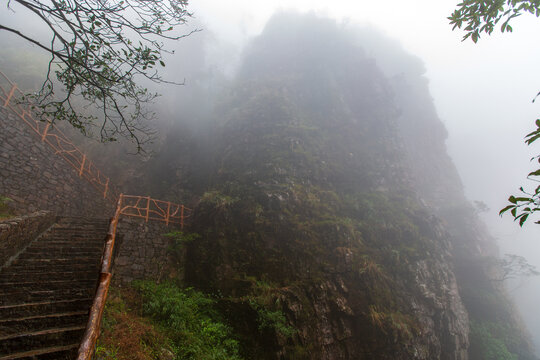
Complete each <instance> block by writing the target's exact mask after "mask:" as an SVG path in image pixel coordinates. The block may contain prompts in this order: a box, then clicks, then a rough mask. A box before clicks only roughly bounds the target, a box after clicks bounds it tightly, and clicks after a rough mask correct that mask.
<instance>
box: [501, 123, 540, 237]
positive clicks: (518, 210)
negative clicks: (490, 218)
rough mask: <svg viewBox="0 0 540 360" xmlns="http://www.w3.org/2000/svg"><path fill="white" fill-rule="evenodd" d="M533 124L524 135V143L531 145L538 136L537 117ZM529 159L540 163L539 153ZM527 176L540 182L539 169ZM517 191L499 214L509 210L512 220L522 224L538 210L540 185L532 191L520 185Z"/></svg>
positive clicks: (539, 133)
mask: <svg viewBox="0 0 540 360" xmlns="http://www.w3.org/2000/svg"><path fill="white" fill-rule="evenodd" d="M535 124H536V130H534V131H532V132H530V133H529V134H527V136H526V137H525V143H526V144H527V145H531V144H532V143H533V142H535V141H536V140H538V139H539V138H540V119H537V120H536V123H535ZM531 161H537V162H539V163H540V155H539V156H535V157H533V158H532V159H531ZM527 178H528V179H530V180H532V181H534V182H540V169H537V170H535V171H531V172H530V173H529V175H528V176H527ZM519 191H520V192H521V194H520V196H514V195H512V196H510V197H509V198H508V202H509V203H510V204H509V205H507V206H506V207H505V208H504V209H502V210H501V211H500V212H499V215H503V214H504V213H506V212H508V211H509V212H510V214H511V215H512V216H513V217H514V221H519V226H523V224H524V223H525V221H527V219H528V218H529V217H530V216H531V215H535V214H537V212H538V211H540V185H538V186H536V188H535V189H534V190H532V191H526V190H525V189H523V187H520V188H519ZM535 223H536V224H540V220H538V221H535Z"/></svg>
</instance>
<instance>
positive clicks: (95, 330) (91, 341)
mask: <svg viewBox="0 0 540 360" xmlns="http://www.w3.org/2000/svg"><path fill="white" fill-rule="evenodd" d="M122 197H123V195H122V194H120V196H119V197H118V204H117V206H116V211H115V212H114V216H113V217H112V219H111V222H110V223H109V231H108V233H107V238H106V239H107V242H106V244H105V248H104V249H103V256H102V259H101V272H100V274H99V284H98V288H97V290H96V296H95V297H94V302H93V303H92V308H91V309H90V316H89V318H88V323H87V325H86V330H85V332H84V336H83V339H82V341H81V345H80V347H79V354H78V357H77V359H78V360H89V359H91V358H92V355H93V354H94V348H95V347H96V342H97V339H98V337H99V330H100V327H101V318H102V316H103V309H104V308H105V302H106V301H107V294H108V292H109V285H110V283H111V277H112V273H111V269H112V260H113V251H114V242H115V239H116V227H117V226H118V220H119V218H120V210H121V204H122Z"/></svg>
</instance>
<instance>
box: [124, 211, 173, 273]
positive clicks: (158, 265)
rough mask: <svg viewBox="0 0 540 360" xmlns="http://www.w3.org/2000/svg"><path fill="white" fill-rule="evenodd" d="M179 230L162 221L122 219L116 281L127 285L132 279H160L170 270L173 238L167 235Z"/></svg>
mask: <svg viewBox="0 0 540 360" xmlns="http://www.w3.org/2000/svg"><path fill="white" fill-rule="evenodd" d="M174 230H176V228H175V227H173V226H171V225H169V226H166V225H165V224H164V223H161V222H155V221H151V222H148V223H146V222H144V220H142V219H137V218H128V217H121V218H120V222H119V224H118V227H117V230H116V234H117V238H118V241H117V247H116V258H115V262H114V267H113V269H114V277H113V279H114V281H115V282H116V283H120V284H128V283H130V282H131V281H133V280H142V279H152V280H159V279H161V277H162V276H163V275H164V274H167V273H168V270H170V268H169V265H170V264H171V259H170V257H169V248H170V246H171V244H172V239H171V238H170V237H167V236H164V234H166V233H168V232H171V231H174Z"/></svg>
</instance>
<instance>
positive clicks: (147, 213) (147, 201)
mask: <svg viewBox="0 0 540 360" xmlns="http://www.w3.org/2000/svg"><path fill="white" fill-rule="evenodd" d="M149 216H150V196H147V197H146V222H148V217H149Z"/></svg>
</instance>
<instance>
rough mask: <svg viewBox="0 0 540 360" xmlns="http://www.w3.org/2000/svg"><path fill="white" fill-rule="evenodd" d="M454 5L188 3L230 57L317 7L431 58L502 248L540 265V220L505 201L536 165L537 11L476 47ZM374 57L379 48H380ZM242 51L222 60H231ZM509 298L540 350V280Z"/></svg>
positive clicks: (466, 175) (444, 114)
mask: <svg viewBox="0 0 540 360" xmlns="http://www.w3.org/2000/svg"><path fill="white" fill-rule="evenodd" d="M456 4H457V2H456V1H449V0H445V1H429V0H420V1H413V2H402V1H385V2H366V1H361V2H356V3H351V2H349V1H334V2H332V4H331V5H329V4H328V2H323V1H317V0H315V1H301V0H296V1H274V2H259V1H255V2H254V1H247V0H244V1H242V0H232V1H227V2H220V1H204V2H196V3H195V2H194V3H192V4H191V5H190V8H191V10H192V11H193V12H194V15H195V17H196V18H197V19H198V20H199V21H201V22H202V23H203V24H204V26H203V28H204V29H205V31H208V32H211V33H212V34H215V35H214V36H216V38H218V39H219V40H221V41H224V42H225V43H226V44H228V49H229V52H230V53H231V54H234V52H235V51H239V50H240V49H241V47H242V46H243V45H244V44H245V43H246V42H247V41H248V40H249V38H250V37H252V36H255V35H257V34H259V33H260V32H261V30H262V29H263V27H264V24H265V22H266V21H267V20H268V18H269V17H270V16H271V15H272V14H273V13H274V12H275V11H280V10H295V11H299V12H314V13H315V14H317V15H321V16H328V17H331V18H334V19H337V20H338V21H341V22H344V23H358V24H361V25H370V26H373V27H376V28H377V29H379V30H381V31H382V32H384V33H385V34H386V35H388V36H389V37H391V38H394V39H396V40H398V41H399V42H400V43H401V44H402V46H403V47H404V48H405V49H406V50H407V51H408V52H410V53H411V54H414V55H416V56H418V57H419V58H420V59H421V60H422V61H423V62H424V64H425V67H426V73H425V76H426V77H427V78H428V80H429V87H430V90H431V94H432V96H433V99H434V103H435V105H436V108H437V112H438V115H439V117H440V118H441V120H442V121H443V122H444V124H445V126H446V128H447V130H448V133H449V136H448V139H447V147H448V152H449V154H450V156H451V157H452V159H453V160H454V162H455V164H456V166H457V168H458V171H459V174H460V176H461V178H462V181H463V184H464V187H465V193H466V195H467V197H468V198H469V200H471V201H474V200H478V201H482V202H484V203H485V204H486V205H487V206H488V207H489V209H490V210H489V211H488V212H487V213H483V214H482V217H483V219H484V221H485V222H486V224H487V226H488V228H489V229H490V232H491V234H492V235H493V236H494V237H496V239H497V240H498V243H499V246H500V248H501V254H505V253H512V254H518V255H522V256H524V257H525V258H526V259H527V260H528V261H529V262H530V263H531V264H534V265H535V266H536V267H537V268H540V226H539V225H536V224H534V223H532V222H529V223H528V224H525V225H524V226H523V228H520V227H519V226H518V225H517V224H516V223H513V221H512V219H511V218H510V216H504V217H502V218H501V217H499V216H498V212H499V210H500V209H501V208H502V207H504V206H505V205H506V199H507V198H508V196H509V195H511V194H516V193H517V191H518V188H519V187H520V186H524V187H527V186H528V187H532V185H531V182H530V181H527V180H526V174H528V173H529V172H530V171H531V170H532V169H533V168H534V165H533V164H531V163H530V161H529V159H530V158H531V157H533V156H535V155H537V153H538V144H536V147H535V146H530V147H527V146H526V145H525V144H524V142H523V138H524V136H525V134H527V133H529V132H530V131H532V130H533V129H534V124H533V123H534V120H535V119H536V118H537V116H538V110H539V106H540V105H539V104H533V103H532V99H533V98H534V96H535V95H536V93H537V92H538V90H540V81H539V80H540V76H539V75H540V74H539V72H538V69H537V64H538V63H539V61H540V48H539V47H537V46H534V45H533V44H534V43H535V40H536V37H537V36H538V34H539V31H540V22H539V21H538V20H537V19H536V18H534V17H533V16H523V17H521V18H518V19H516V21H515V23H514V32H513V33H511V34H508V33H506V34H500V33H495V32H494V33H493V34H492V35H491V36H486V35H484V36H482V38H481V40H480V41H479V42H478V43H477V44H474V43H473V42H472V41H470V40H468V41H465V42H462V41H461V38H462V36H463V33H462V32H461V31H459V30H456V31H452V28H451V26H450V25H449V24H448V20H447V19H446V17H447V16H449V15H450V14H451V12H452V10H453V9H454V8H455V6H456ZM374 55H376V54H374ZM235 61H236V57H234V56H233V57H230V58H229V57H226V56H223V57H222V58H221V59H220V62H221V63H222V64H223V66H228V67H231V66H234V62H235ZM508 287H509V292H510V294H511V295H512V296H513V297H514V299H515V300H516V302H517V305H518V307H519V309H520V311H521V313H522V316H523V317H524V320H525V322H526V323H527V325H528V327H529V330H530V331H531V334H532V336H533V338H534V342H535V346H536V348H537V351H538V350H539V349H540V312H538V306H537V305H538V304H539V303H540V278H533V279H531V278H528V279H521V280H519V281H516V282H514V283H512V284H509V285H508Z"/></svg>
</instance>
